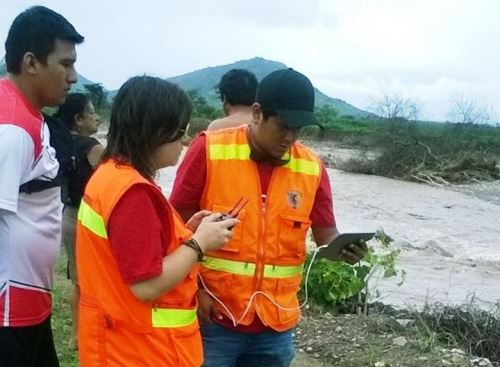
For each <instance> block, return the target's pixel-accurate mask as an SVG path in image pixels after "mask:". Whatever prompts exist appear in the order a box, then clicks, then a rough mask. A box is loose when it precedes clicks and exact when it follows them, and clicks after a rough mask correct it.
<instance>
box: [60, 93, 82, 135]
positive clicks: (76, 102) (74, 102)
mask: <svg viewBox="0 0 500 367" xmlns="http://www.w3.org/2000/svg"><path fill="white" fill-rule="evenodd" d="M89 102H90V97H89V96H88V95H86V94H83V93H71V94H70V95H69V96H68V97H66V100H65V101H64V103H63V104H62V105H61V106H59V109H58V110H57V112H56V113H55V115H54V117H57V118H58V119H60V120H61V121H62V122H64V124H65V125H66V126H67V127H68V129H70V130H73V127H74V125H75V115H78V116H83V113H84V112H85V108H86V107H87V105H88V103H89Z"/></svg>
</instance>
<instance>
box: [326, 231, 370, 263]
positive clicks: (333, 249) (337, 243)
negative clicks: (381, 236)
mask: <svg viewBox="0 0 500 367" xmlns="http://www.w3.org/2000/svg"><path fill="white" fill-rule="evenodd" d="M374 236H375V232H365V233H342V234H340V235H339V236H338V237H337V238H335V239H334V240H333V241H332V242H330V243H329V244H328V246H327V247H323V248H322V249H321V250H319V251H318V255H316V257H317V258H326V259H330V260H336V258H337V256H338V254H339V253H340V251H341V250H342V249H343V248H344V247H346V246H347V245H350V244H351V243H356V242H358V241H360V240H363V241H369V240H371V239H372V238H373V237H374Z"/></svg>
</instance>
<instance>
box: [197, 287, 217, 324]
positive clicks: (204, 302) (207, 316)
mask: <svg viewBox="0 0 500 367" xmlns="http://www.w3.org/2000/svg"><path fill="white" fill-rule="evenodd" d="M196 298H197V299H198V319H199V321H200V324H201V325H209V324H211V323H212V318H213V317H215V318H217V319H219V320H222V317H223V316H222V313H221V312H220V311H219V309H218V308H217V307H216V305H215V302H214V300H213V299H212V297H210V295H208V294H207V293H206V292H205V291H204V290H203V289H199V290H198V293H197V294H196Z"/></svg>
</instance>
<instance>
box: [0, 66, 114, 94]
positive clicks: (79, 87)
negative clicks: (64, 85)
mask: <svg viewBox="0 0 500 367" xmlns="http://www.w3.org/2000/svg"><path fill="white" fill-rule="evenodd" d="M5 73H6V71H5V64H4V63H3V62H0V77H1V76H3V75H4V74H5ZM85 84H95V82H93V81H92V80H89V79H87V78H85V77H84V76H83V75H81V74H78V81H77V82H76V84H73V85H72V87H71V91H72V92H85V88H84V85H85ZM104 91H105V92H107V90H106V88H104Z"/></svg>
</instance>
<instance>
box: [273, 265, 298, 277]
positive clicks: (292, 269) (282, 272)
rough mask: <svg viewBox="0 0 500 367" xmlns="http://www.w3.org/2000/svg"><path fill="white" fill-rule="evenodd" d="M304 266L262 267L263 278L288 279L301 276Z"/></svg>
mask: <svg viewBox="0 0 500 367" xmlns="http://www.w3.org/2000/svg"><path fill="white" fill-rule="evenodd" d="M303 271H304V265H298V266H277V265H266V266H264V278H290V277H295V276H297V275H300V274H302V272H303Z"/></svg>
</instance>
